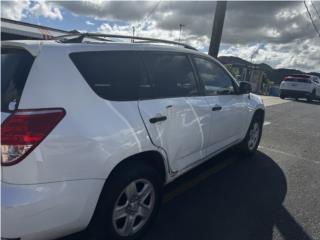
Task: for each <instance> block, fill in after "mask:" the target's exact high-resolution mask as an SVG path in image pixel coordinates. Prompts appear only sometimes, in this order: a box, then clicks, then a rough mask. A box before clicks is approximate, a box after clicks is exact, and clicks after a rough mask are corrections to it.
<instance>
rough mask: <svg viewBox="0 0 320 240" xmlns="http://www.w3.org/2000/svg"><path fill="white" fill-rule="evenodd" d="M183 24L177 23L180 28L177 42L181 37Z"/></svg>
mask: <svg viewBox="0 0 320 240" xmlns="http://www.w3.org/2000/svg"><path fill="white" fill-rule="evenodd" d="M184 26H185V25H184V24H181V23H180V24H179V28H180V31H179V42H180V39H181V29H182V27H184Z"/></svg>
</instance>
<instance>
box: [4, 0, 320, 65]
mask: <svg viewBox="0 0 320 240" xmlns="http://www.w3.org/2000/svg"><path fill="white" fill-rule="evenodd" d="M2 5H3V8H2V9H1V12H2V14H3V15H4V16H11V17H10V18H14V19H17V20H19V19H21V18H23V17H24V16H26V15H29V16H33V15H36V16H44V17H46V18H50V19H60V20H61V19H63V16H62V10H63V11H69V12H70V13H71V14H73V16H86V17H91V18H92V19H95V20H99V24H98V23H97V22H94V21H92V20H91V19H88V21H86V22H85V24H84V26H86V25H87V26H93V25H92V24H96V25H97V31H100V32H104V33H113V34H122V35H132V26H135V28H136V32H135V35H138V36H145V37H154V38H162V39H168V40H176V41H177V40H178V39H179V24H184V25H185V26H184V27H183V28H182V33H181V41H182V42H185V43H187V44H190V45H192V46H194V47H196V48H198V49H201V50H203V51H204V50H206V49H208V47H209V37H210V34H211V29H212V22H213V15H214V11H215V5H216V3H215V2H210V1H209V2H208V1H186V2H179V1H162V2H160V3H159V2H158V1H126V2H122V1H103V0H83V1H50V2H46V1H37V2H33V1H32V3H31V2H30V1H29V0H28V1H27V0H25V1H11V2H9V3H7V2H3V4H2ZM314 5H316V7H317V8H318V9H320V2H319V1H318V2H317V1H314ZM312 9H313V8H311V10H312ZM313 15H315V13H314V12H313ZM315 16H316V15H315ZM90 20H91V21H90ZM100 21H101V22H102V21H104V22H102V24H101V22H100ZM316 21H317V22H316V24H319V23H320V20H318V19H316ZM222 46H223V47H222V48H221V53H220V55H234V56H238V57H242V58H245V59H246V60H249V61H250V59H251V56H252V58H253V60H254V61H255V62H263V61H264V62H266V63H267V64H270V65H271V66H273V67H292V68H298V69H302V70H312V71H319V69H320V58H319V57H318V55H319V52H320V49H319V46H320V43H319V38H318V37H317V36H316V34H315V31H314V29H313V27H312V24H311V22H310V19H309V17H308V15H307V12H306V9H305V7H304V4H303V2H302V1H300V2H291V1H276V2H269V1H253V2H238V1H230V2H228V4H227V12H226V18H225V23H224V29H223V35H222ZM302 46H303V47H302Z"/></svg>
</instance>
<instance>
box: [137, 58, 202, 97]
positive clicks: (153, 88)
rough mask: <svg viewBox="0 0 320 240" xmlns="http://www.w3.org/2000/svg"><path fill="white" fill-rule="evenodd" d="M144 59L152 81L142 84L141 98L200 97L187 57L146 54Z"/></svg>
mask: <svg viewBox="0 0 320 240" xmlns="http://www.w3.org/2000/svg"><path fill="white" fill-rule="evenodd" d="M143 59H144V62H145V65H146V67H147V68H148V71H149V74H150V79H149V80H150V81H149V82H148V83H142V84H140V96H141V98H166V97H183V96H194V95H198V89H197V85H196V80H195V78H194V73H193V70H192V66H191V63H190V62H189V60H188V58H187V56H185V55H178V54H167V53H152V54H144V55H143Z"/></svg>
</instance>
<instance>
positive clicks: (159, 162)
mask: <svg viewBox="0 0 320 240" xmlns="http://www.w3.org/2000/svg"><path fill="white" fill-rule="evenodd" d="M139 165H140V166H141V165H147V166H151V167H153V168H154V169H156V170H157V171H158V172H159V175H160V177H161V180H162V182H163V183H165V181H166V178H167V172H168V171H167V167H166V164H165V158H164V156H163V155H162V154H161V153H160V152H158V151H155V150H150V151H145V152H140V153H137V154H134V155H131V156H129V157H127V158H125V159H123V160H122V161H120V162H119V163H118V164H117V165H116V166H115V167H114V168H113V169H112V171H111V172H110V174H109V176H108V177H107V179H106V181H105V182H106V183H107V182H108V181H109V180H110V179H111V178H113V176H115V175H117V174H120V172H121V170H122V169H125V168H127V167H131V166H132V167H137V166H139Z"/></svg>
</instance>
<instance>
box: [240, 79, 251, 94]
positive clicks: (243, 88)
mask: <svg viewBox="0 0 320 240" xmlns="http://www.w3.org/2000/svg"><path fill="white" fill-rule="evenodd" d="M251 91H252V88H251V84H250V83H249V82H240V86H239V93H240V94H247V93H250V92H251Z"/></svg>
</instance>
